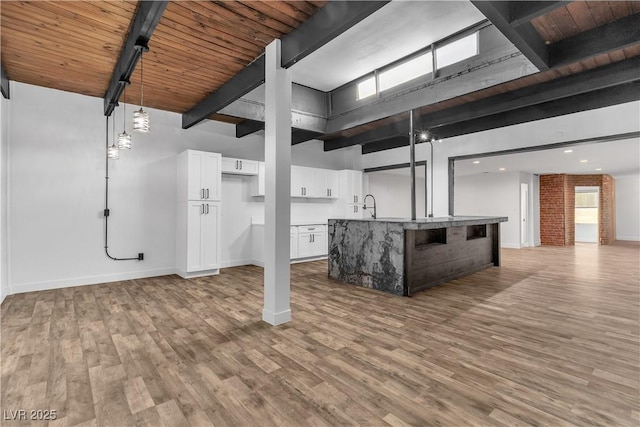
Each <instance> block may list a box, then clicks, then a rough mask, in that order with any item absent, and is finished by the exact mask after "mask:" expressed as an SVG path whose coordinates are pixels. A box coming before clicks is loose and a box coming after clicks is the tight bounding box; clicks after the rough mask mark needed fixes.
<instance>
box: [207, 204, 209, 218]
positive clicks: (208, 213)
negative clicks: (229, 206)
mask: <svg viewBox="0 0 640 427" xmlns="http://www.w3.org/2000/svg"><path fill="white" fill-rule="evenodd" d="M207 215H209V203H207Z"/></svg>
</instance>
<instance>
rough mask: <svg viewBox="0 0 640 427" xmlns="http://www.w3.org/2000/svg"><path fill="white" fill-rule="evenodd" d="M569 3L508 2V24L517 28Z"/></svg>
mask: <svg viewBox="0 0 640 427" xmlns="http://www.w3.org/2000/svg"><path fill="white" fill-rule="evenodd" d="M569 3H571V2H570V1H511V2H509V23H510V24H511V26H512V27H517V26H519V25H522V24H524V23H527V22H530V21H531V20H533V19H535V18H537V17H539V16H543V15H546V14H548V13H549V12H551V11H553V10H555V9H557V8H559V7H562V6H565V5H567V4H569Z"/></svg>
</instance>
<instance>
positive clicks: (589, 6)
mask: <svg viewBox="0 0 640 427" xmlns="http://www.w3.org/2000/svg"><path fill="white" fill-rule="evenodd" d="M635 13H640V1H588V2H585V1H575V2H571V3H568V4H567V5H565V6H561V7H559V8H557V9H554V10H553V11H551V12H550V13H548V14H546V15H543V16H540V17H537V18H534V19H533V20H532V21H531V23H532V25H533V27H534V28H535V30H536V31H537V32H538V34H539V35H540V37H541V38H542V39H543V40H544V41H545V42H547V44H553V43H555V42H558V41H560V40H564V39H566V38H568V37H572V36H575V35H577V34H580V33H583V32H585V31H589V30H591V29H593V28H596V27H599V26H601V25H605V24H608V23H610V22H613V21H616V20H618V19H620V18H624V17H625V16H629V15H632V14H635ZM639 55H640V40H639V41H638V44H636V45H633V46H629V47H625V48H622V49H616V50H613V51H610V52H607V53H604V54H601V55H596V56H593V57H590V58H586V59H584V60H582V61H579V62H576V63H573V64H568V65H565V66H561V67H557V68H552V69H549V70H545V71H542V72H539V73H536V74H532V75H529V76H526V77H522V78H520V79H517V80H513V81H510V82H506V83H502V84H499V85H496V86H492V87H489V88H485V89H481V90H478V91H475V92H471V93H468V94H465V95H462V96H458V97H456V98H452V99H448V100H445V101H442V102H438V103H436V104H431V105H428V106H425V107H422V108H419V109H417V111H416V113H417V117H420V116H421V115H426V114H429V113H433V112H435V111H440V110H445V109H447V108H450V107H455V106H458V105H463V104H466V103H468V102H473V101H477V100H480V99H483V98H488V97H490V96H494V95H498V94H501V93H505V92H511V91H513V90H516V89H521V88H524V87H527V86H531V85H534V84H537V83H543V82H546V81H550V80H554V79H557V78H560V77H564V76H568V75H572V74H577V73H581V72H584V71H587V70H591V69H594V68H597V67H601V66H604V65H608V64H611V63H614V62H618V61H623V60H625V59H630V58H633V57H635V56H639ZM408 116H409V115H408V113H401V114H397V115H394V116H391V117H387V118H384V119H381V120H377V121H374V122H370V123H366V124H364V125H361V126H357V127H354V128H351V129H346V130H343V131H340V132H336V133H334V134H331V135H325V136H323V137H321V138H320V139H322V140H325V141H331V140H334V139H338V138H342V137H353V136H355V135H359V134H361V133H364V132H368V131H371V130H374V129H377V128H379V127H382V126H385V125H388V124H391V123H396V122H399V121H402V120H406V119H407V118H408Z"/></svg>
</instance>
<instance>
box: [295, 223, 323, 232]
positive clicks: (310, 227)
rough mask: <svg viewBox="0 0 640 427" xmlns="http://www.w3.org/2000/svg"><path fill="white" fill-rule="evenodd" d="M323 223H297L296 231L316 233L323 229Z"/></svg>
mask: <svg viewBox="0 0 640 427" xmlns="http://www.w3.org/2000/svg"><path fill="white" fill-rule="evenodd" d="M324 228H325V226H324V225H299V226H298V233H318V232H320V231H324Z"/></svg>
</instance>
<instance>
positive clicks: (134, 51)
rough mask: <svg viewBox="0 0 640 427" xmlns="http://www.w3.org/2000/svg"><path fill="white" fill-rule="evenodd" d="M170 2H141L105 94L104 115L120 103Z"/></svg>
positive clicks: (165, 0)
mask: <svg viewBox="0 0 640 427" xmlns="http://www.w3.org/2000/svg"><path fill="white" fill-rule="evenodd" d="M168 4H169V1H168V0H152V1H141V2H139V6H138V10H137V12H136V15H135V17H134V18H133V22H132V24H131V28H130V29H129V34H128V35H127V38H126V40H125V42H124V46H123V47H122V51H121V52H120V57H119V58H118V62H116V65H115V67H114V69H113V74H112V75H111V80H110V83H109V87H108V88H107V91H106V93H105V94H104V115H105V116H110V115H111V113H112V112H113V109H114V108H115V106H116V105H117V104H118V100H119V99H120V95H122V91H123V90H124V85H125V84H126V83H125V82H128V81H129V79H130V77H131V74H133V70H135V68H136V64H137V63H138V60H139V59H140V52H141V49H142V50H144V49H148V47H147V46H148V43H149V40H150V39H151V35H152V34H153V31H154V30H155V29H156V26H157V25H158V22H160V18H161V17H162V13H163V12H164V10H165V9H166V7H167V5H168Z"/></svg>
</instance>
